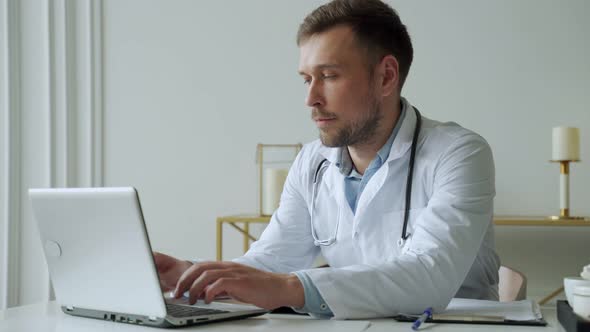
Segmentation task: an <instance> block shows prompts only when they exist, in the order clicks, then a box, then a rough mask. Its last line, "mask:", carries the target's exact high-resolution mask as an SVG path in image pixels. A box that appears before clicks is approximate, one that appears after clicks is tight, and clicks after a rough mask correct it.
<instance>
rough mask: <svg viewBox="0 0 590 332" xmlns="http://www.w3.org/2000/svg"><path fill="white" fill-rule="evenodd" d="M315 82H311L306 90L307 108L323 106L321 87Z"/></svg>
mask: <svg viewBox="0 0 590 332" xmlns="http://www.w3.org/2000/svg"><path fill="white" fill-rule="evenodd" d="M316 82H317V81H315V80H314V81H311V83H310V84H309V87H308V88H307V97H306V98H305V104H306V105H307V106H309V107H317V106H324V98H323V94H322V91H321V86H320V85H319V84H317V83H316Z"/></svg>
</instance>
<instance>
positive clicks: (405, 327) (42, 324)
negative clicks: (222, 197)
mask: <svg viewBox="0 0 590 332" xmlns="http://www.w3.org/2000/svg"><path fill="white" fill-rule="evenodd" d="M542 312H543V315H544V316H545V320H547V322H548V323H549V324H548V325H547V326H546V327H533V326H509V327H508V326H497V325H459V324H424V325H423V327H422V328H421V329H422V330H425V331H429V332H439V331H440V332H445V331H498V330H507V329H508V330H510V331H564V330H563V328H562V327H561V326H560V325H559V323H558V322H557V314H556V310H555V307H543V308H542ZM369 322H370V324H369ZM366 326H369V327H368V329H365V328H366ZM363 329H365V331H368V332H392V331H411V328H410V324H409V323H399V322H396V321H394V320H391V319H373V320H370V321H337V320H316V319H311V318H309V317H307V316H296V315H264V316H261V317H255V318H249V319H246V320H238V321H230V322H222V323H214V324H208V325H198V326H193V327H189V328H183V329H182V330H183V331H193V330H194V331H234V330H240V331H321V332H330V331H339V332H354V331H356V332H360V331H361V330H363ZM108 330H115V331H123V332H127V331H148V332H149V331H152V332H153V331H158V329H154V328H152V327H144V326H137V325H130V324H123V323H114V322H110V321H102V320H96V319H88V318H79V317H72V316H69V315H66V314H64V313H62V312H61V310H60V308H59V307H58V306H57V304H55V302H49V303H39V304H33V305H28V306H23V307H16V308H11V309H8V310H3V311H0V331H1V332H8V331H10V332H25V331H26V332H29V331H39V332H45V331H51V332H54V331H56V332H74V331H75V332H94V331H108ZM159 331H166V330H163V329H162V330H159ZM167 331H172V330H167Z"/></svg>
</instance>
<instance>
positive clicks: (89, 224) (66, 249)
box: [29, 188, 267, 327]
mask: <svg viewBox="0 0 590 332" xmlns="http://www.w3.org/2000/svg"><path fill="white" fill-rule="evenodd" d="M29 197H30V199H31V204H32V207H33V213H34V216H35V219H36V221H37V224H38V226H39V233H40V235H41V241H42V243H43V247H44V251H45V256H46V258H47V264H48V266H49V274H50V276H51V281H52V282H53V287H54V290H55V296H56V301H57V302H58V304H59V305H60V306H61V308H62V310H63V311H64V312H65V313H67V314H70V315H75V316H83V317H91V318H98V319H104V320H112V321H116V322H124V323H131V324H140V325H151V326H158V327H175V326H184V325H193V324H200V323H207V322H212V321H221V320H229V319H236V318H243V317H250V316H257V315H261V314H264V313H266V312H267V311H266V310H263V309H261V308H258V307H255V306H250V305H242V304H235V303H230V302H213V303H211V304H205V303H203V302H202V301H199V302H197V304H196V305H192V306H191V305H189V304H188V302H187V300H186V298H185V299H179V300H173V299H170V298H167V297H166V296H164V294H163V293H162V291H161V289H160V282H159V278H158V273H157V271H156V267H155V264H154V259H153V256H152V249H151V246H150V241H149V238H148V235H147V231H146V228H145V224H144V220H143V214H142V211H141V206H140V203H139V197H138V194H137V191H136V190H135V189H134V188H68V189H30V190H29Z"/></svg>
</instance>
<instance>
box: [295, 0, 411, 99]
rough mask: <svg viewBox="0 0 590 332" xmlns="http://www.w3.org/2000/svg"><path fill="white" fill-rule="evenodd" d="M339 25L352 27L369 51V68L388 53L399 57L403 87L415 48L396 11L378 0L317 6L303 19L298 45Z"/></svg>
mask: <svg viewBox="0 0 590 332" xmlns="http://www.w3.org/2000/svg"><path fill="white" fill-rule="evenodd" d="M337 25H346V26H349V27H350V28H352V31H353V32H354V33H355V37H356V39H357V41H358V42H359V44H360V45H361V47H364V48H365V49H366V51H367V60H368V63H367V64H368V66H369V69H370V70H372V69H373V67H374V66H375V64H377V62H379V61H381V59H383V57H384V56H386V55H388V54H392V55H393V56H394V57H395V58H396V59H397V61H398V63H399V75H400V90H401V88H402V86H403V85H404V82H405V81H406V77H407V76H408V72H409V71H410V65H411V64H412V58H413V54H414V50H413V48H412V41H411V39H410V35H409V34H408V30H407V29H406V26H405V25H404V24H403V23H402V22H401V20H400V18H399V16H398V14H397V12H396V11H395V10H394V9H393V8H391V7H390V6H389V5H387V4H386V3H383V2H382V1H379V0H333V1H331V2H329V3H327V4H325V5H322V6H320V7H318V8H316V9H315V10H314V11H313V12H311V14H309V15H307V17H306V18H305V19H304V20H303V23H301V25H300V26H299V31H298V32H297V45H301V43H302V42H304V41H305V40H307V39H308V38H309V37H311V36H312V35H314V34H316V33H321V32H324V31H326V30H328V29H330V28H333V27H335V26H337Z"/></svg>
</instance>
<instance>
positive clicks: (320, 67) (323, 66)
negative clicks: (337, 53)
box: [297, 63, 342, 75]
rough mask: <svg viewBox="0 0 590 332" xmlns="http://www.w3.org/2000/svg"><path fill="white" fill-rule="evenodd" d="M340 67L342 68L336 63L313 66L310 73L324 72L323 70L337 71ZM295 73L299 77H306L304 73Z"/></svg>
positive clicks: (299, 71)
mask: <svg viewBox="0 0 590 332" xmlns="http://www.w3.org/2000/svg"><path fill="white" fill-rule="evenodd" d="M341 67H342V66H341V65H339V64H336V63H326V64H321V65H317V66H314V67H313V68H312V71H317V70H324V69H338V68H341ZM297 72H298V73H299V75H307V74H306V73H305V72H303V71H301V70H298V71H297Z"/></svg>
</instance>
